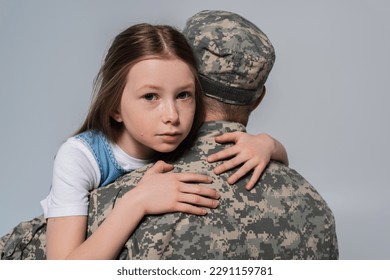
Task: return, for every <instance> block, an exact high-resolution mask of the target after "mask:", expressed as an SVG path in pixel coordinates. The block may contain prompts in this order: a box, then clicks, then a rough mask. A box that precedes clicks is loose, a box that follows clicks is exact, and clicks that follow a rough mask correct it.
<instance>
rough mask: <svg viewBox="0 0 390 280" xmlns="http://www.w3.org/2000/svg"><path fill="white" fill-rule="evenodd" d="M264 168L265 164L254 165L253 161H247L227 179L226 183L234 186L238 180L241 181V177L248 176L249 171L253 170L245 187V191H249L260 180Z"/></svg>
mask: <svg viewBox="0 0 390 280" xmlns="http://www.w3.org/2000/svg"><path fill="white" fill-rule="evenodd" d="M265 166H266V164H265V163H255V162H254V161H247V162H246V163H245V164H244V165H243V166H241V167H240V168H239V169H238V170H237V171H236V172H235V173H234V174H233V175H231V176H230V177H229V178H228V183H229V184H234V183H235V182H237V181H238V180H239V179H241V178H242V177H244V176H245V175H246V174H248V173H249V172H250V171H252V170H253V174H252V176H251V178H250V180H249V182H248V183H247V185H246V189H247V190H250V189H252V188H253V186H254V185H255V184H256V182H257V181H258V179H259V178H260V176H261V173H262V172H263V170H264V168H265Z"/></svg>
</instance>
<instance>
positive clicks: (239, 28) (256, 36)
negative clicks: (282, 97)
mask: <svg viewBox="0 0 390 280" xmlns="http://www.w3.org/2000/svg"><path fill="white" fill-rule="evenodd" d="M183 34H184V36H185V37H186V38H187V41H188V43H189V44H190V45H191V46H192V49H193V51H194V54H195V58H196V59H197V64H198V69H199V80H200V82H201V84H202V91H203V92H204V94H205V95H207V96H210V97H213V98H215V99H218V100H219V101H222V102H224V103H228V104H236V105H249V104H252V103H253V102H254V101H255V100H256V99H257V97H258V94H259V93H260V92H261V89H262V87H263V85H264V84H265V82H266V81H267V78H268V76H269V74H270V72H271V70H272V67H273V65H274V62H275V50H274V47H273V46H272V43H271V41H270V40H269V39H268V37H267V35H266V34H265V33H264V32H263V31H261V30H260V29H259V28H258V27H257V26H256V25H254V24H253V23H252V22H250V21H248V20H247V19H245V18H243V17H242V16H240V15H238V14H235V13H232V12H227V11H208V10H206V11H201V12H199V13H197V14H195V15H193V16H192V17H190V18H189V19H188V20H187V22H186V25H185V27H184V29H183Z"/></svg>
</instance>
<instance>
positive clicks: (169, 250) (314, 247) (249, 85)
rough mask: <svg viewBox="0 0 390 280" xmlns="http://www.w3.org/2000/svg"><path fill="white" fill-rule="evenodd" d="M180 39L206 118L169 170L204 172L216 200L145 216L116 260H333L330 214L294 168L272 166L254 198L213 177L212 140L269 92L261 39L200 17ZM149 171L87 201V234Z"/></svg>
mask: <svg viewBox="0 0 390 280" xmlns="http://www.w3.org/2000/svg"><path fill="white" fill-rule="evenodd" d="M183 33H184V34H185V36H186V37H187V39H188V41H189V43H190V45H192V46H193V49H194V52H195V56H196V57H197V59H198V64H199V72H200V81H201V84H202V88H203V91H204V101H205V103H206V106H205V107H206V119H205V123H204V124H203V126H202V127H201V129H200V131H199V134H198V136H197V140H196V143H195V144H194V146H193V148H191V149H190V150H189V151H188V152H186V153H184V154H183V155H182V156H181V157H180V158H179V159H178V160H176V161H175V162H174V165H175V170H174V172H199V173H207V174H208V175H210V176H212V177H213V183H212V187H213V188H215V189H216V190H217V191H218V192H219V193H220V194H221V198H220V203H219V206H218V208H217V209H210V211H209V213H208V214H207V215H206V216H194V215H187V214H184V213H172V214H165V215H157V216H147V217H145V218H144V219H143V221H142V222H141V224H140V225H139V227H138V228H137V230H136V231H135V232H134V233H133V234H132V236H131V237H130V238H129V240H128V241H127V243H126V245H125V248H124V249H123V250H122V252H121V254H120V256H119V258H121V259H337V258H338V245H337V237H336V229H335V220H334V216H333V214H332V212H331V210H330V209H329V207H328V205H327V204H326V202H325V201H324V200H323V198H322V197H321V196H320V194H318V192H317V191H316V190H315V189H314V188H313V187H312V186H311V185H310V184H309V183H308V182H307V181H306V180H305V179H304V178H303V177H302V176H301V175H300V174H298V173H297V172H296V171H295V170H293V169H291V168H288V167H287V166H285V165H283V164H280V163H277V162H271V163H270V164H269V165H268V167H267V168H266V169H265V171H264V173H263V175H262V177H261V179H260V180H259V181H258V183H257V185H256V186H255V188H254V189H252V190H251V191H247V190H246V189H245V185H246V183H247V181H248V180H249V178H248V176H247V177H246V178H244V179H241V180H239V181H238V182H237V183H235V184H233V185H229V184H228V183H227V179H228V177H229V174H231V172H233V171H231V172H227V173H224V174H221V175H215V174H214V173H213V172H212V170H213V168H214V167H215V165H214V164H211V163H208V162H207V156H208V155H210V154H211V153H215V152H218V151H220V150H222V149H223V148H224V147H226V146H225V145H220V144H217V143H216V142H215V141H214V137H215V136H217V135H219V134H221V133H224V132H235V131H245V126H246V124H247V122H248V118H249V115H250V113H251V112H252V110H253V109H255V108H256V107H257V105H259V104H260V102H261V99H262V98H263V96H264V94H265V86H264V84H265V82H266V80H267V77H268V75H269V73H270V71H271V69H272V66H273V63H274V60H275V53H274V49H273V46H272V44H271V42H270V41H269V39H268V38H267V36H266V35H265V34H264V33H263V32H262V31H261V30H260V29H258V28H257V27H256V26H255V25H253V24H252V23H251V22H249V21H247V20H246V19H244V18H242V17H241V16H239V15H237V14H234V13H230V12H223V11H203V12H200V13H198V14H196V15H194V16H193V17H191V18H190V19H189V20H188V21H187V24H186V26H185V28H184V31H183ZM146 169H147V168H143V169H140V170H137V171H134V172H132V173H130V174H128V175H125V176H124V177H122V178H121V179H120V180H119V181H117V182H116V183H114V184H113V185H111V186H108V187H105V188H101V189H98V190H97V191H95V192H93V193H92V194H91V200H90V214H89V233H90V232H91V231H93V230H94V229H96V228H97V227H98V225H99V224H100V223H101V222H102V220H104V217H105V215H106V214H107V213H108V212H109V211H110V209H112V207H113V206H114V204H115V201H116V199H118V198H120V197H121V196H122V195H123V194H124V193H125V192H126V191H128V190H130V189H131V188H132V187H133V186H136V185H137V182H138V181H139V180H140V179H141V178H142V175H143V174H144V172H145V171H146Z"/></svg>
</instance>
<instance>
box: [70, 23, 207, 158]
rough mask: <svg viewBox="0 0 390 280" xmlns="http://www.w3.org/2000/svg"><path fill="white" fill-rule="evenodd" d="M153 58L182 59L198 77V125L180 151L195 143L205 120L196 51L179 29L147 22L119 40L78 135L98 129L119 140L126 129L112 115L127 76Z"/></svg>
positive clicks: (97, 81) (106, 61)
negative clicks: (142, 61)
mask: <svg viewBox="0 0 390 280" xmlns="http://www.w3.org/2000/svg"><path fill="white" fill-rule="evenodd" d="M150 57H156V58H161V59H172V58H177V59H180V60H182V61H183V62H184V63H186V64H187V65H188V66H189V68H190V69H191V71H192V72H193V74H194V77H195V87H196V92H195V99H196V112H195V117H194V123H193V125H192V128H191V131H190V133H189V135H188V136H187V138H186V139H185V140H184V141H183V143H182V145H180V146H179V148H178V149H176V150H177V151H178V152H182V151H183V149H184V148H185V146H186V144H187V145H188V144H189V143H191V141H192V140H193V138H194V136H195V133H196V130H197V129H198V128H199V126H200V125H201V123H202V121H203V117H204V108H203V103H202V95H201V87H200V83H199V80H198V76H197V67H196V60H195V57H194V55H193V52H192V49H191V47H190V46H189V45H188V43H187V40H186V38H185V37H184V36H183V35H182V34H181V33H180V32H179V31H178V30H176V29H175V28H173V27H171V26H166V25H150V24H146V23H143V24H137V25H133V26H131V27H129V28H127V29H126V30H124V31H123V32H121V33H120V34H118V35H117V36H116V37H115V39H114V41H113V42H112V44H111V47H110V48H109V50H108V53H107V55H106V57H105V59H104V63H103V65H102V67H101V68H100V71H99V73H98V75H97V77H96V79H95V82H94V96H93V100H92V103H91V107H90V109H89V112H88V115H87V117H86V119H85V121H84V123H83V125H82V126H81V127H80V128H79V130H78V131H77V132H76V134H79V133H81V132H84V131H87V130H92V129H95V130H99V131H101V132H103V133H104V135H105V136H106V137H107V138H108V139H110V140H111V141H113V142H115V141H116V140H117V138H118V136H119V134H120V132H121V131H122V130H123V129H124V126H123V123H119V122H117V121H115V120H114V119H113V118H112V115H113V113H114V112H115V111H116V110H117V109H118V107H119V105H120V101H121V97H122V93H123V90H124V88H125V85H126V78H127V74H128V72H129V70H130V68H131V67H132V66H133V65H134V64H136V63H137V62H139V61H141V60H143V59H146V58H150ZM156 75H158V73H156Z"/></svg>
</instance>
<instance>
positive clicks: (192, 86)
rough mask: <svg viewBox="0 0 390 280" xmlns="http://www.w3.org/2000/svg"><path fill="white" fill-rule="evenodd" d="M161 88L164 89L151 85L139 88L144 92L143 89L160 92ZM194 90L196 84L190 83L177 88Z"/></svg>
mask: <svg viewBox="0 0 390 280" xmlns="http://www.w3.org/2000/svg"><path fill="white" fill-rule="evenodd" d="M161 88H162V87H160V86H157V85H149V84H146V85H143V86H141V87H139V88H138V90H142V89H153V90H160V89H161ZM193 88H195V83H193V82H189V83H187V84H184V85H181V86H178V87H177V90H184V89H193Z"/></svg>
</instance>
